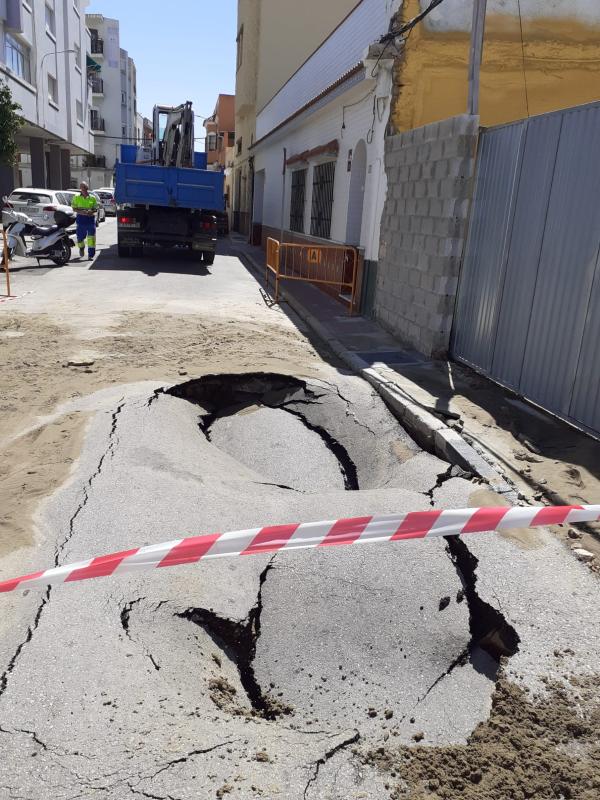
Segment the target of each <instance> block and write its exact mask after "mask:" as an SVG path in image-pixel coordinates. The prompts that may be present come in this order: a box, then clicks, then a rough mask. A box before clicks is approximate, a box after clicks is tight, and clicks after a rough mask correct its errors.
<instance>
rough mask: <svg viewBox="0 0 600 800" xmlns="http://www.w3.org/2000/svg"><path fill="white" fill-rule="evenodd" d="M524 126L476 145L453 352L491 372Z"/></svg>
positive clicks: (505, 129) (494, 134)
mask: <svg viewBox="0 0 600 800" xmlns="http://www.w3.org/2000/svg"><path fill="white" fill-rule="evenodd" d="M523 129H524V126H523V123H518V124H515V125H509V126H507V127H503V128H498V129H495V130H492V131H489V132H487V133H486V135H485V136H483V137H482V139H481V142H480V152H479V164H478V172H477V184H476V187H475V196H474V202H473V204H472V208H471V220H470V223H469V234H468V239H467V245H466V250H465V259H464V262H463V268H462V274H461V278H460V292H459V296H458V306H457V314H456V326H455V330H454V342H453V349H454V352H455V353H456V354H457V355H458V356H459V357H460V358H462V359H464V360H465V361H467V362H468V363H470V364H472V365H473V366H477V367H480V368H482V369H483V370H485V371H486V372H487V371H488V370H489V369H490V367H491V364H492V356H493V344H494V338H495V329H496V322H497V313H498V303H499V299H500V294H501V288H502V277H503V273H502V265H503V262H504V260H505V256H504V253H505V247H506V241H507V232H508V227H509V219H510V215H511V209H512V198H513V194H514V190H515V185H516V180H517V177H518V176H517V165H518V162H519V146H520V142H521V137H522V135H523Z"/></svg>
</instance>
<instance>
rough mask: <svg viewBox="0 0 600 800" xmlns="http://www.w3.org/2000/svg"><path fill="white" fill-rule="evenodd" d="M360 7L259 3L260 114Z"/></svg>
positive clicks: (331, 2) (327, 1)
mask: <svg viewBox="0 0 600 800" xmlns="http://www.w3.org/2000/svg"><path fill="white" fill-rule="evenodd" d="M254 2H257V0H254ZM357 4H358V0H260V6H261V11H260V16H261V20H260V45H259V54H260V57H259V65H258V85H257V92H256V108H257V111H260V110H261V109H262V108H263V107H264V106H265V105H266V104H267V103H268V102H269V100H270V99H271V98H272V97H273V95H274V94H276V93H277V91H278V90H279V89H280V88H281V87H282V86H283V84H284V83H285V82H286V81H287V80H288V79H289V78H290V77H291V76H292V75H293V74H294V72H295V71H296V70H297V69H298V67H299V66H301V65H302V64H303V63H304V61H306V59H307V58H308V57H309V56H310V55H311V53H312V52H313V51H314V50H316V49H317V48H318V47H319V45H320V44H321V42H323V40H324V39H326V38H327V36H328V35H329V34H330V33H331V31H332V30H333V29H334V28H335V27H336V26H337V25H339V23H340V22H341V21H342V20H343V19H344V17H345V16H346V15H347V14H349V13H350V11H352V9H353V8H354V7H355V6H356V5H357Z"/></svg>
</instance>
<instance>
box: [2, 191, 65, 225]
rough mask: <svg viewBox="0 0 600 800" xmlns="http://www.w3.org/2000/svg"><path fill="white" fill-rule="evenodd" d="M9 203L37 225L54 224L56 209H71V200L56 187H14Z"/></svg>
mask: <svg viewBox="0 0 600 800" xmlns="http://www.w3.org/2000/svg"><path fill="white" fill-rule="evenodd" d="M8 204H9V205H10V206H11V207H12V208H14V209H15V211H20V212H22V213H23V214H27V216H28V217H30V218H31V220H32V221H33V222H34V223H35V224H36V225H53V224H54V212H55V211H67V212H68V211H69V210H70V208H71V200H70V198H68V197H67V196H66V194H65V193H64V192H58V191H56V190H55V189H25V188H23V189H14V190H13V191H12V192H11V193H10V195H9V197H8Z"/></svg>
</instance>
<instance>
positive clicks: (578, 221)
mask: <svg viewBox="0 0 600 800" xmlns="http://www.w3.org/2000/svg"><path fill="white" fill-rule="evenodd" d="M599 153H600V106H596V107H591V108H590V107H588V108H583V107H582V108H581V109H577V110H575V111H569V112H565V113H564V115H563V123H562V129H561V135H560V142H559V145H558V152H557V156H556V166H555V168H554V177H553V180H552V190H551V194H550V203H549V206H548V215H547V218H546V228H545V232H544V242H543V244H542V253H541V256H540V266H539V275H538V280H537V284H536V290H535V298H534V303H533V307H532V311H531V324H530V328H529V336H528V337H527V348H526V353H525V360H524V362H523V375H522V379H521V392H523V394H525V395H526V396H527V397H530V398H531V399H532V400H534V401H535V402H537V403H539V404H540V405H542V406H544V407H545V408H549V409H551V410H552V411H555V412H556V413H558V414H560V415H561V416H565V417H568V416H569V411H570V406H571V396H572V393H573V388H574V382H575V373H576V369H577V362H578V355H579V351H580V348H581V342H582V337H583V334H584V325H585V321H586V312H587V309H588V303H589V299H590V293H591V291H592V285H593V280H594V271H595V268H596V260H597V255H598V243H599V241H600V158H599V157H598V154H599ZM580 421H581V422H584V423H585V420H580Z"/></svg>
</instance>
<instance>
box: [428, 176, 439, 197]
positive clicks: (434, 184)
mask: <svg viewBox="0 0 600 800" xmlns="http://www.w3.org/2000/svg"><path fill="white" fill-rule="evenodd" d="M440 183H441V181H439V180H436V179H435V178H432V179H431V180H428V181H427V197H433V198H436V197H439V196H440Z"/></svg>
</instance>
